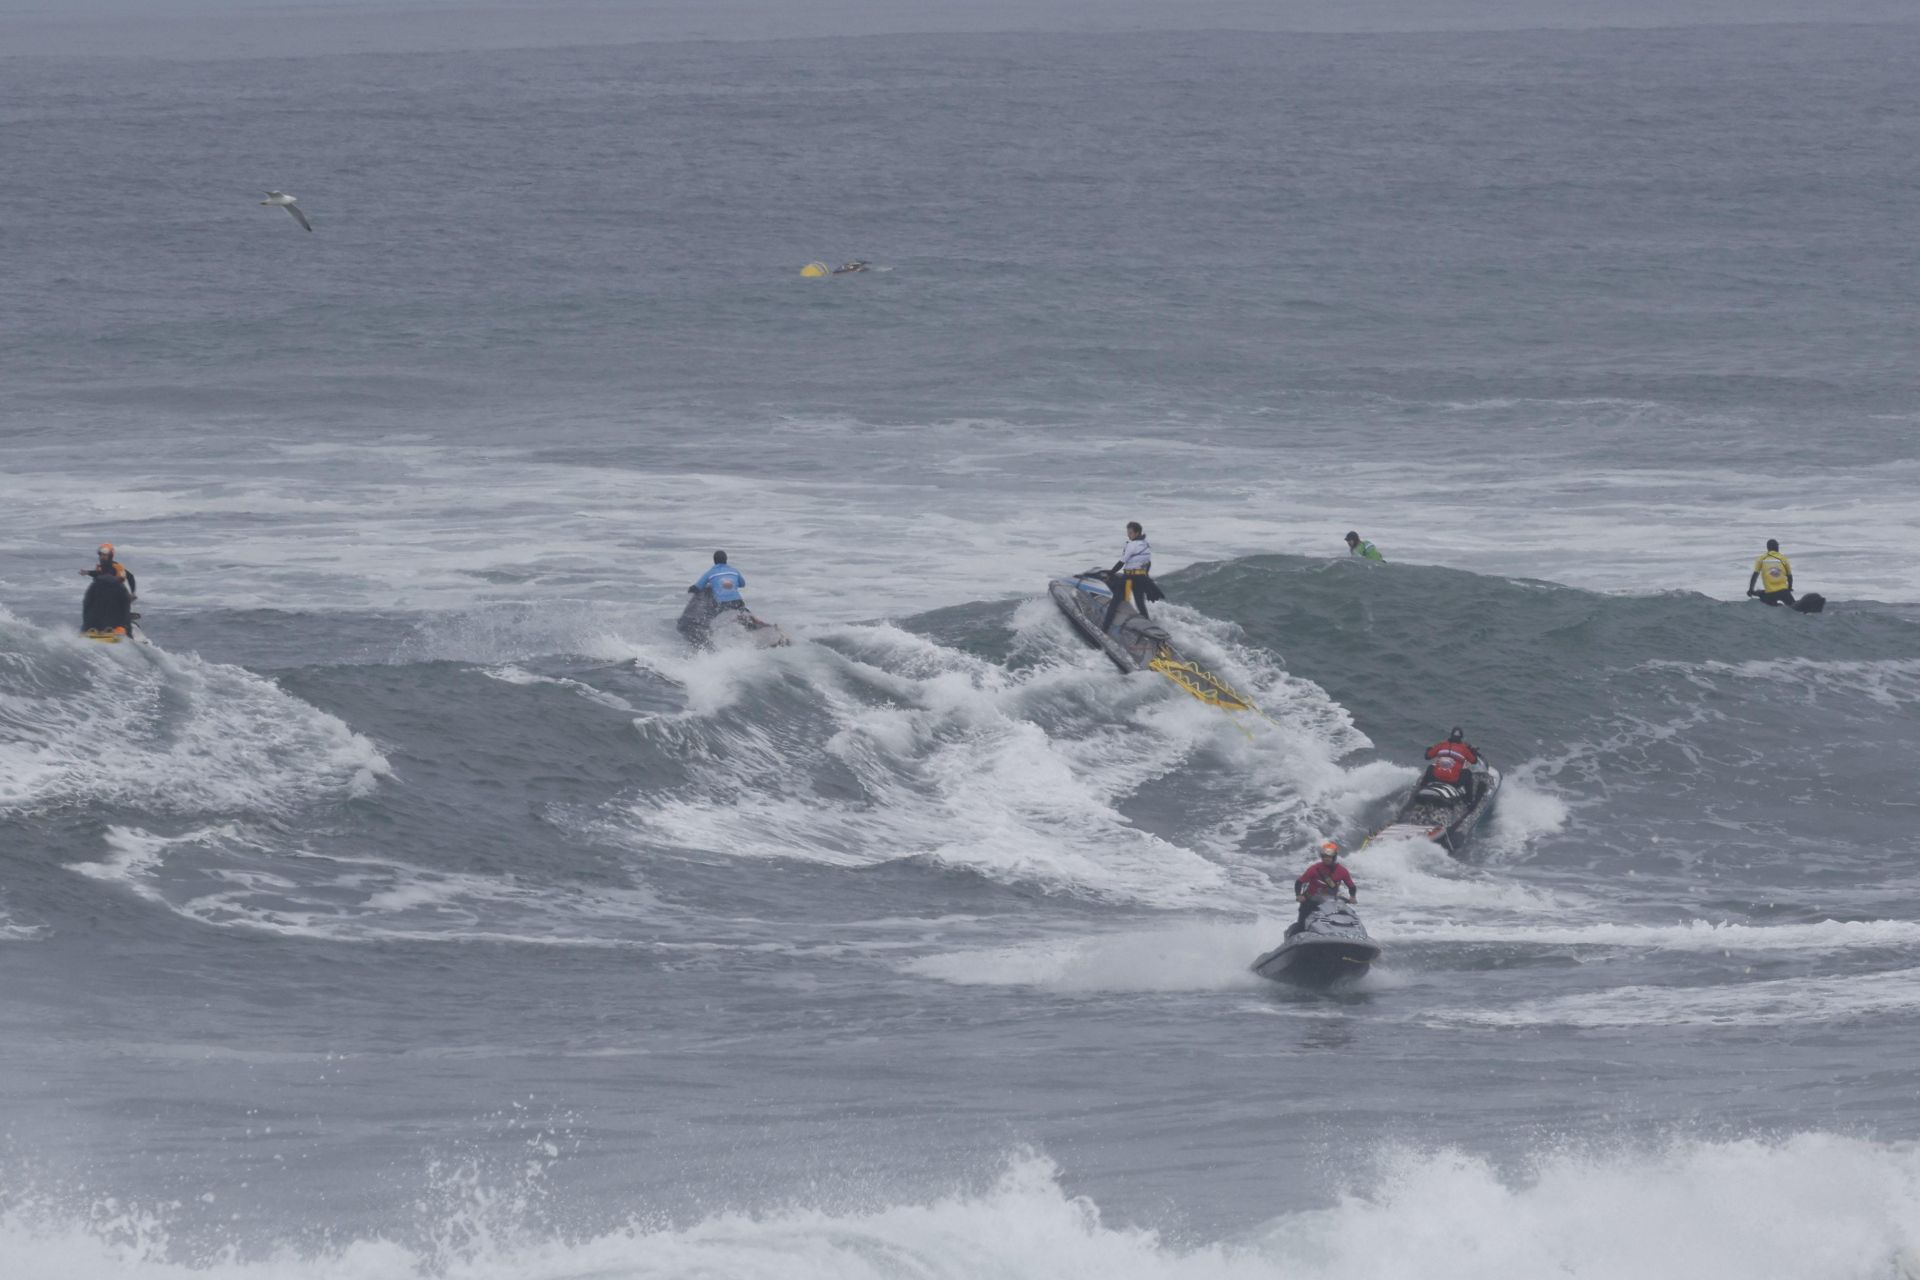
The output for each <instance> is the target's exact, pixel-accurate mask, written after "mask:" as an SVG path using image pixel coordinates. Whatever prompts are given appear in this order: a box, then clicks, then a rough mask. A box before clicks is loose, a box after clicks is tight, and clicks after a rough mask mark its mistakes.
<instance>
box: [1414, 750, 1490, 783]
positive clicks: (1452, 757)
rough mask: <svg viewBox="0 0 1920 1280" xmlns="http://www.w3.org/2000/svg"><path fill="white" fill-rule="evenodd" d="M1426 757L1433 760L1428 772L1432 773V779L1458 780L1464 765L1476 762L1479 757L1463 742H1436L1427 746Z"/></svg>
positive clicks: (1441, 780) (1464, 767)
mask: <svg viewBox="0 0 1920 1280" xmlns="http://www.w3.org/2000/svg"><path fill="white" fill-rule="evenodd" d="M1427 759H1429V760H1431V761H1433V764H1432V765H1431V766H1429V767H1428V772H1429V773H1431V774H1432V775H1433V777H1434V781H1436V782H1458V781H1460V775H1461V773H1463V772H1464V771H1465V770H1466V767H1467V766H1468V765H1470V764H1474V763H1476V762H1477V761H1478V760H1479V759H1480V757H1479V756H1478V755H1476V754H1474V750H1473V748H1472V747H1470V746H1468V745H1467V744H1466V743H1464V742H1436V743H1434V744H1433V745H1432V746H1430V747H1428V748H1427Z"/></svg>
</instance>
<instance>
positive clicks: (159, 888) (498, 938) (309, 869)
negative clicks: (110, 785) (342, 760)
mask: <svg viewBox="0 0 1920 1280" xmlns="http://www.w3.org/2000/svg"><path fill="white" fill-rule="evenodd" d="M106 843H107V853H106V856H105V857H103V858H101V859H100V860H99V861H97V862H82V863H75V864H73V865H72V867H71V868H70V869H71V870H73V871H75V872H78V873H79V874H81V875H83V876H86V877H88V878H90V879H93V880H98V881H101V882H103V883H106V884H111V885H114V886H117V887H119V888H121V889H124V890H126V891H127V892H130V893H133V894H135V895H137V896H139V897H140V898H143V899H145V900H146V901H148V902H152V903H155V904H157V905H159V906H161V907H164V908H165V909H166V910H168V911H171V912H173V913H174V914H175V915H178V916H180V917H182V918H183V919H187V920H191V921H194V922H195V923H197V924H203V925H209V926H213V927H215V928H223V929H244V930H249V931H257V932H261V933H268V934H275V935H278V936H281V937H288V938H317V939H324V940H326V941H330V942H401V941H404V942H498V943H507V944H513V945H524V946H552V947H627V946H648V947H651V946H654V945H656V935H657V932H658V929H657V926H658V923H659V917H660V916H661V915H662V914H663V908H662V906H661V904H660V902H659V900H658V899H657V898H656V897H655V896H654V894H653V893H651V892H650V891H649V890H647V889H646V888H644V887H625V888H622V887H612V886H605V885H595V886H590V887H589V886H574V885H567V884H553V883H544V882H538V881H533V880H528V879H523V878H521V877H519V876H515V875H512V874H498V875H485V874H479V873H472V872H454V871H443V870H438V869H435V868H431V867H423V866H418V865H415V864H412V863H407V862H402V861H399V860H397V859H391V858H381V857H373V856H362V857H352V856H342V855H337V854H316V853H311V852H308V851H305V850H301V849H298V848H294V849H286V848H282V847H280V846H279V845H278V844H277V843H276V842H275V841H274V840H272V839H270V838H267V837H264V836H261V835H256V834H254V833H252V832H250V831H249V830H247V829H246V828H244V827H243V826H241V825H240V824H238V823H222V824H219V825H216V826H209V827H203V828H200V829H198V830H194V831H188V832H184V833H182V834H179V835H172V836H162V835H156V834H153V833H152V832H147V831H142V830H138V829H133V828H125V827H109V828H108V829H107V833H106Z"/></svg>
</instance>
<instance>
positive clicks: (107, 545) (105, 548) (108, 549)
mask: <svg viewBox="0 0 1920 1280" xmlns="http://www.w3.org/2000/svg"><path fill="white" fill-rule="evenodd" d="M100 558H101V559H103V560H111V559H112V558H113V544H112V543H111V542H103V543H101V544H100Z"/></svg>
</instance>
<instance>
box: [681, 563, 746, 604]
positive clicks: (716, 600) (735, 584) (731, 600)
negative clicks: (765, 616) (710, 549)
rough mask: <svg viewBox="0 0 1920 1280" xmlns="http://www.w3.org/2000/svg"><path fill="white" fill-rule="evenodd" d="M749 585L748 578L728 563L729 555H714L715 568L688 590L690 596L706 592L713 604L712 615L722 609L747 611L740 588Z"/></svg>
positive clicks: (709, 570) (701, 576) (702, 575)
mask: <svg viewBox="0 0 1920 1280" xmlns="http://www.w3.org/2000/svg"><path fill="white" fill-rule="evenodd" d="M746 585H747V576H746V575H745V574H744V573H741V572H740V571H739V570H738V569H736V568H734V567H733V566H732V565H730V564H728V563H727V553H726V552H724V551H716V552H714V553H713V567H712V568H711V569H708V570H707V571H706V572H705V573H703V574H701V575H700V580H699V581H698V582H696V583H694V584H693V585H692V586H690V587H688V588H687V594H688V595H698V594H699V593H700V592H702V591H704V592H706V593H707V597H708V599H709V601H710V602H711V604H712V609H711V611H710V614H711V613H718V612H720V610H722V609H745V608H746V607H747V602H746V600H745V599H743V598H742V597H741V595H740V588H742V587H744V586H746Z"/></svg>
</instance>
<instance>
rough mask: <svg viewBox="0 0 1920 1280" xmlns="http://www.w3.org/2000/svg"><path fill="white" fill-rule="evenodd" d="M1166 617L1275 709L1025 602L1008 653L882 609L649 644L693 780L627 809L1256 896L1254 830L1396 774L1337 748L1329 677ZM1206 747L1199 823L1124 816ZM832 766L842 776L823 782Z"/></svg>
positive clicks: (872, 858)
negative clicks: (1090, 635) (1179, 837)
mask: <svg viewBox="0 0 1920 1280" xmlns="http://www.w3.org/2000/svg"><path fill="white" fill-rule="evenodd" d="M1174 625H1175V626H1176V627H1179V628H1181V630H1182V634H1183V636H1184V635H1186V634H1189V632H1191V633H1192V634H1195V635H1197V636H1199V637H1200V639H1201V645H1200V648H1201V649H1202V651H1203V652H1205V653H1206V654H1207V655H1208V661H1209V662H1210V663H1211V664H1212V665H1214V666H1215V667H1216V668H1217V669H1219V670H1220V671H1221V672H1222V674H1224V675H1226V676H1227V677H1228V678H1229V679H1231V680H1232V681H1234V682H1235V683H1236V684H1237V685H1239V686H1241V687H1242V688H1243V689H1244V690H1246V691H1247V692H1249V693H1252V694H1254V695H1255V696H1256V697H1258V698H1259V699H1261V700H1262V702H1263V704H1264V705H1266V706H1267V707H1268V709H1269V710H1270V711H1271V712H1272V713H1273V719H1272V720H1263V719H1260V718H1257V717H1253V716H1248V715H1240V716H1233V715H1230V714H1228V713H1225V712H1222V711H1219V710H1217V709H1215V708H1210V707H1207V706H1203V705H1202V704H1201V703H1199V702H1197V701H1195V700H1193V699H1191V698H1187V697H1185V696H1183V695H1181V694H1179V693H1178V692H1177V691H1176V690H1174V689H1173V688H1172V687H1171V686H1170V685H1169V684H1167V683H1166V682H1164V681H1163V680H1161V679H1160V678H1159V677H1157V676H1145V675H1142V676H1135V677H1130V678H1122V677H1119V676H1117V675H1116V674H1115V673H1114V672H1113V671H1112V669H1111V667H1110V665H1109V664H1108V663H1107V661H1106V660H1105V659H1104V658H1103V657H1101V655H1099V654H1097V653H1093V652H1090V651H1086V650H1083V649H1081V648H1080V647H1079V646H1077V645H1076V644H1074V643H1073V642H1072V637H1071V633H1070V632H1068V630H1067V628H1066V627H1065V625H1064V624H1063V623H1062V622H1061V620H1060V619H1059V617H1058V616H1057V614H1056V613H1055V611H1053V610H1052V609H1051V608H1042V607H1040V605H1039V604H1038V603H1034V602H1030V603H1029V604H1028V605H1025V606H1022V607H1021V608H1020V609H1018V610H1016V611H1015V614H1014V618H1013V628H1014V634H1013V636H1012V644H1013V648H1014V649H1015V651H1016V653H1018V654H1019V655H1020V661H1019V662H1018V663H1017V664H1016V665H1014V666H1013V667H1011V668H1009V667H1003V666H1001V665H999V664H997V663H993V662H988V661H985V660H983V659H980V658H978V657H975V656H973V655H971V654H968V653H965V652H962V651H959V650H955V649H952V648H948V647H946V646H944V645H941V644H938V643H937V642H935V641H932V640H930V639H928V638H926V637H924V636H919V635H914V634H911V633H908V632H905V631H902V630H900V629H899V628H897V627H893V626H891V625H888V624H884V623H883V624H877V625H862V626H841V627H829V628H823V629H821V630H820V631H819V632H818V633H817V635H816V638H817V639H819V640H822V641H824V642H826V644H825V645H822V644H812V645H801V646H797V647H795V648H794V649H791V650H779V651H771V652H764V653H752V652H745V653H739V654H727V655H703V656H699V657H694V658H687V657H684V656H671V657H662V656H658V655H656V656H653V657H651V658H650V661H652V662H654V663H657V666H656V670H658V671H659V672H660V673H661V674H663V675H666V676H668V677H670V678H674V679H677V680H679V681H681V682H682V683H683V684H684V685H685V686H686V687H687V688H688V690H689V698H690V705H689V707H688V709H687V711H686V712H684V713H681V714H679V715H675V716H659V717H652V718H649V719H646V720H643V721H642V722H641V725H640V727H641V730H642V732H644V733H647V734H648V735H650V736H653V737H655V738H658V739H659V740H660V742H661V744H662V746H663V748H670V749H671V750H672V751H673V752H674V754H677V755H680V756H682V757H683V758H686V759H688V760H690V761H691V762H692V763H693V765H694V767H695V773H696V774H697V777H698V781H696V782H695V783H694V784H693V785H692V786H690V787H687V788H682V789H680V790H678V791H667V792H663V791H658V790H650V791H648V792H646V793H643V794H640V795H638V796H635V797H634V798H633V799H632V801H631V803H630V805H629V807H628V810H627V815H626V816H625V817H621V816H619V815H616V816H615V823H614V827H615V828H616V829H618V828H619V827H620V826H621V825H623V824H624V825H627V826H630V827H637V829H638V832H639V833H640V834H641V835H642V836H644V838H645V839H646V840H647V842H648V843H649V844H650V845H653V846H657V845H659V844H663V843H664V844H667V845H669V846H673V847H678V848H680V849H682V850H687V851H693V852H697V853H700V854H703V855H707V856H724V857H740V856H746V857H777V858H796V859H801V860H806V861H814V862H821V863H826V864H829V865H836V866H858V865H868V864H871V863H874V862H881V861H891V860H895V859H903V858H912V859H921V860H925V861H928V862H933V863H938V864H942V865H947V866H953V867H960V868H965V869H968V870H972V871H975V872H977V873H979V874H982V875H986V876H990V877H992V878H995V879H999V880H1003V881H1007V882H1014V883H1025V884H1037V885H1039V886H1042V887H1044V888H1047V889H1050V890H1058V891H1066V892H1075V893H1086V894H1090V895H1094V896H1099V897H1105V898H1110V899H1114V900H1122V901H1128V902H1137V903H1144V904H1148V905H1153V906H1160V907H1180V906H1207V905H1211V906H1226V905H1231V904H1234V903H1237V902H1243V901H1244V900H1245V896H1246V893H1247V892H1249V891H1251V892H1253V893H1255V894H1256V895H1261V894H1265V893H1267V892H1269V880H1268V875H1267V870H1266V867H1265V865H1264V862H1263V861H1254V860H1249V859H1247V858H1246V857H1244V856H1242V855H1241V853H1240V850H1241V849H1242V847H1243V846H1244V845H1245V844H1246V843H1247V842H1248V840H1249V833H1250V832H1252V831H1253V830H1254V829H1255V828H1260V829H1261V830H1262V831H1263V832H1266V833H1268V834H1269V835H1270V834H1271V833H1272V832H1274V831H1280V832H1283V833H1285V839H1286V842H1287V843H1288V844H1289V845H1290V846H1291V845H1298V844H1303V843H1305V840H1306V837H1307V835H1308V834H1309V833H1312V832H1317V831H1322V830H1325V829H1327V828H1328V827H1330V826H1337V825H1339V823H1340V822H1341V821H1342V818H1341V816H1340V815H1341V811H1342V810H1343V809H1351V808H1352V807H1354V806H1356V805H1358V804H1360V803H1364V801H1363V800H1362V799H1360V797H1362V796H1366V797H1368V798H1372V797H1373V795H1376V794H1378V793H1379V791H1380V790H1382V788H1383V785H1391V783H1392V779H1394V778H1395V777H1397V775H1396V774H1394V773H1393V772H1392V771H1384V772H1383V771H1382V770H1381V769H1379V768H1378V767H1377V766H1367V767H1366V768H1365V769H1363V770H1361V771H1357V772H1359V773H1360V774H1361V775H1363V780H1362V781H1361V782H1360V783H1358V784H1356V781H1355V771H1348V770H1344V769H1342V768H1340V767H1339V766H1338V765H1336V764H1334V763H1333V757H1334V756H1335V755H1336V754H1340V753H1344V752H1345V751H1348V750H1351V749H1352V748H1353V747H1354V746H1356V745H1361V744H1364V743H1365V741H1366V740H1365V738H1364V737H1362V736H1361V735H1360V734H1359V733H1358V732H1357V731H1356V730H1354V728H1353V726H1352V723H1351V721H1350V719H1349V718H1348V717H1347V715H1346V713H1345V711H1344V710H1342V709H1341V708H1339V707H1338V706H1337V705H1336V704H1334V703H1333V702H1332V701H1331V700H1330V699H1328V698H1327V696H1326V694H1325V693H1324V692H1323V691H1322V690H1320V689H1319V688H1318V687H1317V686H1315V685H1313V684H1311V683H1310V682H1306V681H1301V680H1297V679H1293V678H1291V677H1289V676H1287V675H1286V674H1285V673H1284V672H1282V671H1280V670H1278V669H1277V668H1276V667H1274V666H1272V665H1271V662H1270V660H1267V659H1264V658H1263V657H1261V656H1259V655H1256V654H1252V653H1250V652H1249V651H1247V650H1244V649H1241V648H1238V647H1237V646H1231V640H1230V637H1227V638H1209V637H1208V636H1207V635H1206V631H1205V620H1204V619H1200V618H1199V617H1198V615H1191V614H1187V613H1186V611H1182V613H1181V615H1179V616H1178V617H1177V620H1176V621H1175V622H1174ZM1212 625H1213V626H1215V627H1217V626H1218V625H1219V624H1212ZM1223 642H1224V643H1223ZM826 645H831V646H832V647H831V648H828V647H826ZM763 694H764V695H766V696H767V697H769V698H771V699H772V700H773V701H772V702H771V703H765V704H763V706H762V708H761V709H760V711H759V712H757V713H756V716H755V717H753V718H751V719H743V718H740V717H730V718H727V719H726V720H725V721H724V722H723V721H720V720H716V719H715V717H717V716H719V715H720V713H722V712H723V711H726V710H728V709H729V708H732V707H734V706H735V705H736V704H737V703H738V702H739V700H740V699H742V698H744V697H748V696H760V695H763ZM796 696H797V697H798V698H799V699H800V700H801V701H802V702H804V703H805V704H807V705H806V706H805V707H803V708H802V709H801V710H798V711H793V710H789V712H787V713H786V714H789V715H793V716H798V717H800V719H799V720H798V721H796V722H794V723H785V722H783V721H782V720H781V718H780V716H781V714H782V713H781V712H780V711H779V705H778V704H779V702H780V699H782V698H786V699H789V700H790V699H792V698H794V697H796ZM817 717H824V720H825V725H826V727H825V728H824V729H823V728H821V727H819V726H818V725H817V724H815V723H814V721H813V719H812V718H817ZM1197 755H1207V756H1210V757H1212V758H1213V759H1214V760H1215V762H1216V763H1217V764H1218V766H1219V767H1218V768H1215V769H1211V770H1207V771H1205V772H1206V773H1207V774H1208V775H1209V776H1211V777H1213V778H1215V779H1216V781H1215V783H1213V784H1212V785H1213V787H1214V789H1215V790H1218V791H1219V792H1220V794H1219V795H1217V796H1215V795H1211V794H1199V793H1196V794H1195V795H1194V796H1193V797H1192V812H1190V813H1189V814H1188V815H1187V817H1188V819H1189V820H1190V822H1191V824H1192V826H1193V828H1194V832H1193V834H1192V835H1191V836H1190V837H1188V838H1187V839H1185V840H1183V842H1181V843H1174V842H1172V841H1170V840H1168V839H1165V838H1163V837H1161V836H1158V835H1155V834H1153V833H1152V832H1150V831H1147V830H1143V829H1141V828H1140V827H1139V826H1138V825H1137V824H1135V823H1134V822H1132V821H1131V820H1130V819H1129V818H1128V817H1127V816H1126V815H1125V813H1124V812H1123V806H1124V805H1125V804H1126V803H1127V802H1128V801H1129V800H1130V798H1131V797H1133V796H1134V795H1135V794H1137V793H1138V792H1139V791H1140V790H1141V789H1142V788H1145V787H1148V786H1150V785H1151V784H1153V783H1154V782H1156V781H1157V780H1159V779H1162V778H1164V777H1167V776H1169V775H1170V774H1173V773H1175V772H1182V774H1183V776H1188V775H1189V774H1191V773H1192V770H1191V765H1192V763H1193V760H1194V758H1195V757H1196V756H1197ZM820 776H827V777H830V778H834V779H836V780H835V781H834V782H833V783H832V784H831V789H830V790H828V791H827V792H826V793H825V794H821V793H820V791H819V790H818V784H817V783H816V781H815V779H816V778H818V777H820ZM849 787H851V788H852V789H853V794H852V796H851V797H849V796H848V795H847V791H848V790H849ZM721 801H724V803H722V802H721Z"/></svg>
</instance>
